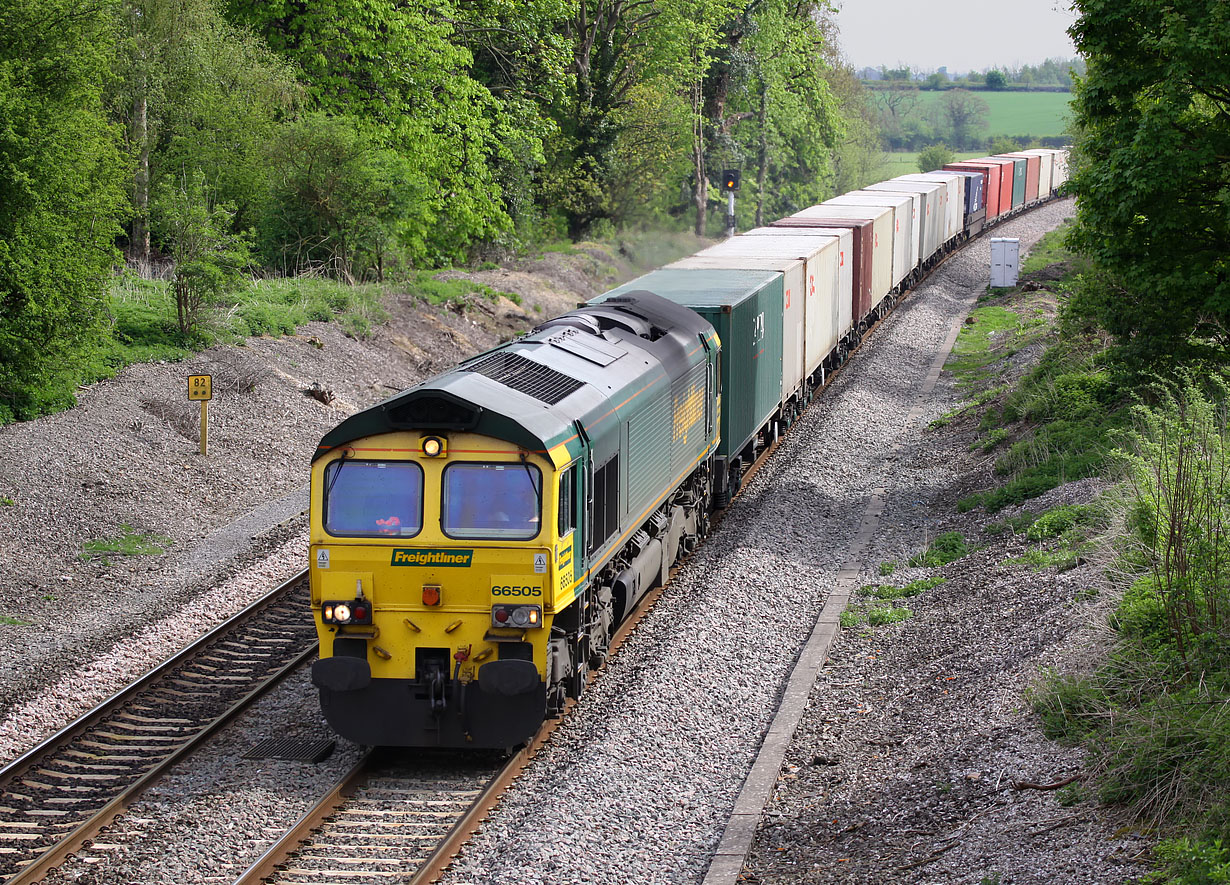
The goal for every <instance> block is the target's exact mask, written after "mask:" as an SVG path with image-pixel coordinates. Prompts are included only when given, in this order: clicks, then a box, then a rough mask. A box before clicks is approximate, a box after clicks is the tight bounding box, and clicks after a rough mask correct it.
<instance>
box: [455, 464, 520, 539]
mask: <svg viewBox="0 0 1230 885" xmlns="http://www.w3.org/2000/svg"><path fill="white" fill-rule="evenodd" d="M443 495H444V501H443V507H442V508H441V517H440V520H441V528H442V529H443V530H444V534H446V535H447V536H448V537H450V538H464V539H467V540H485V539H489V538H490V539H500V540H515V541H528V540H529V539H530V538H534V537H537V536H538V530H539V527H540V523H541V514H542V472H541V471H539V469H538V468H537V467H535V466H534V465H533V464H525V463H520V464H517V463H505V464H478V463H456V464H450V465H449V466H448V467H447V468H446V469H445V471H444V489H443Z"/></svg>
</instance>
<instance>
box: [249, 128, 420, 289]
mask: <svg viewBox="0 0 1230 885" xmlns="http://www.w3.org/2000/svg"><path fill="white" fill-rule="evenodd" d="M271 160H272V164H273V169H272V178H273V183H272V196H271V200H270V208H269V212H268V213H267V215H266V217H265V220H264V224H263V226H262V234H263V236H262V241H263V244H264V252H265V256H266V260H267V261H269V262H270V263H271V264H272V265H273V266H275V267H278V268H280V269H281V270H283V271H284V272H288V273H298V272H301V271H307V270H316V271H325V272H327V273H330V274H332V275H334V276H337V277H340V278H342V279H345V280H353V279H356V278H358V277H363V276H366V275H369V272H370V275H371V276H374V277H376V278H377V279H381V278H383V276H384V272H385V263H386V260H387V255H388V253H389V252H390V251H392V250H391V246H392V245H393V244H394V243H396V242H398V241H399V240H401V241H402V242H406V241H407V239H408V238H413V237H415V236H421V231H422V229H423V228H425V227H427V226H428V225H429V224H430V216H427V215H425V213H427V212H429V211H430V210H429V209H428V208H427V207H428V206H429V204H430V201H429V200H427V199H425V198H424V195H425V194H426V193H427V192H428V190H429V189H430V188H431V187H432V182H431V180H430V178H428V177H426V176H425V175H424V173H423V170H421V169H417V168H415V167H414V166H413V164H411V163H410V162H409V161H407V160H406V159H405V158H404V157H403V156H402V155H401V154H400V152H398V151H395V150H393V149H391V148H384V147H381V146H380V142H379V139H377V138H375V137H373V136H369V135H365V134H364V133H363V132H362V126H361V124H360V123H359V122H358V121H356V120H354V119H352V118H344V117H336V116H329V115H327V114H322V113H315V114H308V115H305V116H304V117H303V118H302V119H300V120H296V121H294V122H293V123H292V124H291V125H289V126H287V127H286V128H285V129H284V130H283V132H282V133H281V135H280V136H279V138H278V139H277V141H276V142H275V144H274V146H273V149H272V152H271ZM405 228H409V229H410V230H409V231H407V230H405ZM409 242H410V245H411V246H412V247H415V248H420V249H421V248H424V245H423V244H421V243H416V242H414V240H413V239H409Z"/></svg>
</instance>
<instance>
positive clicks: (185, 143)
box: [108, 0, 298, 262]
mask: <svg viewBox="0 0 1230 885" xmlns="http://www.w3.org/2000/svg"><path fill="white" fill-rule="evenodd" d="M118 12H119V29H118V30H119V32H120V33H121V34H122V36H121V39H120V41H119V45H118V52H117V64H116V73H117V75H118V76H117V77H116V78H115V80H114V81H113V82H112V85H111V90H110V93H109V96H108V97H109V100H110V104H111V107H112V116H113V118H114V119H115V120H116V121H118V122H119V123H120V124H121V125H122V126H123V127H124V131H125V134H126V135H127V140H128V147H129V150H130V151H131V152H132V154H133V156H134V158H135V166H134V171H133V184H132V206H133V212H132V235H131V237H130V238H129V246H128V252H129V257H130V258H132V259H134V260H136V261H139V262H144V261H146V260H148V258H149V255H150V245H151V243H150V233H151V227H150V202H151V200H157V199H159V198H160V194H159V192H160V190H161V189H162V188H163V187H166V188H169V189H171V190H174V189H177V188H182V186H183V177H184V175H185V174H189V173H190V172H191V171H192V170H198V169H199V170H201V171H202V172H203V173H204V174H205V177H206V178H207V179H208V181H209V183H210V184H209V187H210V189H211V193H213V194H214V195H215V197H216V198H217V199H218V200H220V201H222V202H224V203H229V204H232V205H233V206H235V207H238V208H239V210H240V211H239V213H238V215H237V221H238V223H239V224H240V225H241V226H243V225H250V224H252V223H254V221H255V213H256V211H257V207H258V205H259V204H260V202H261V199H262V195H263V193H264V184H265V173H264V169H263V165H264V159H265V158H264V151H265V146H266V144H267V142H268V140H269V139H270V138H271V137H272V133H273V131H274V130H275V129H276V127H277V125H278V123H277V121H278V119H279V118H280V117H281V116H282V115H283V114H285V113H286V112H287V111H288V110H290V109H291V107H293V104H294V102H295V100H296V98H297V97H298V89H297V85H296V83H295V80H294V75H293V73H292V72H291V70H290V68H289V66H287V65H286V64H285V63H283V62H281V61H279V60H278V59H277V58H276V57H274V55H273V54H272V53H271V52H270V51H269V49H268V48H267V47H265V46H264V45H263V44H261V42H260V41H259V40H257V39H256V38H255V37H254V36H253V35H252V34H251V33H249V32H247V31H246V30H244V29H242V28H238V27H236V26H234V25H232V24H230V23H229V22H227V21H226V20H225V19H224V18H223V17H222V14H221V12H220V10H219V8H218V5H217V0H123V3H122V5H121V6H120V7H119V8H118ZM164 179H165V181H164ZM154 233H155V234H156V235H157V234H159V233H160V232H158V231H154ZM161 233H162V234H163V235H164V236H165V231H164V232H161ZM160 245H161V246H162V247H163V250H164V251H173V250H174V245H173V244H168V243H166V242H163V243H161V244H160Z"/></svg>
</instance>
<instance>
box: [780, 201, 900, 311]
mask: <svg viewBox="0 0 1230 885" xmlns="http://www.w3.org/2000/svg"><path fill="white" fill-rule="evenodd" d="M769 226H770V227H838V226H840V227H849V228H851V229H853V230H854V231H855V232H856V233H855V243H854V294H855V295H857V300H856V301H855V302H854V303H853V310H852V312H851V314H852V317H853V323H854V328H855V331H856V333H860V332H861V330H862V329H864V328H866V325H867V316H868V314H870V313H871V312H872V311H874V310H875V309H876V308H877V307H879V305H880V302H881V301H883V300H884V297H885V296H886V295H888V290H889V289H891V288H892V287H893V283H892V278H893V249H892V244H893V238H892V237H893V227H892V226H893V212H892V210H891V209H877V208H875V207H873V206H866V207H862V208H859V207H853V208H852V207H850V206H828V205H825V204H821V205H819V206H810V207H808V208H807V209H803V210H801V211H799V212H796V213H794V215H791V216H789V217H787V218H781V219H778V220H777V221H774V222H773V223H772V224H771V225H769Z"/></svg>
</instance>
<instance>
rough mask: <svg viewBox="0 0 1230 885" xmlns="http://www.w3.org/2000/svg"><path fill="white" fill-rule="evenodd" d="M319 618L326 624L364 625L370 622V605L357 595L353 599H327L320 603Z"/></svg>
mask: <svg viewBox="0 0 1230 885" xmlns="http://www.w3.org/2000/svg"><path fill="white" fill-rule="evenodd" d="M320 619H321V620H322V621H323V622H324V623H326V624H354V625H362V626H366V625H368V624H370V623H372V605H371V602H369V601H368V600H367V599H364V598H362V597H357V598H355V599H354V600H353V601H350V600H337V599H331V600H327V601H325V602H322V603H321V604H320Z"/></svg>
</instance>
